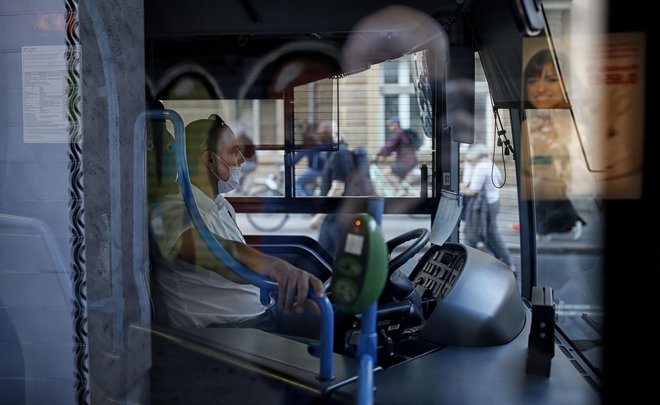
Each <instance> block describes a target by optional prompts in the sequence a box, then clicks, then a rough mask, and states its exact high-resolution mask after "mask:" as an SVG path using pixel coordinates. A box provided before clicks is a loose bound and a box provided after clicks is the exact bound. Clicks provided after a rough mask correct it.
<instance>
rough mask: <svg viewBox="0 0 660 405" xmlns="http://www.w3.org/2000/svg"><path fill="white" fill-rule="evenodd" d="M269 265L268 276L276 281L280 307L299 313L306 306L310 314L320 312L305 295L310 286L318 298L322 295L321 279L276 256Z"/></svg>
mask: <svg viewBox="0 0 660 405" xmlns="http://www.w3.org/2000/svg"><path fill="white" fill-rule="evenodd" d="M269 267H270V270H269V272H268V277H270V278H272V279H273V280H275V281H276V282H277V287H278V288H277V295H278V299H277V305H279V307H280V308H281V309H283V310H284V311H291V310H294V311H296V313H299V314H300V313H303V312H304V310H305V307H307V308H308V309H309V310H310V312H311V313H312V314H314V315H317V316H318V315H320V314H321V311H320V310H319V308H318V306H317V305H316V303H315V302H314V301H313V300H310V299H308V297H307V295H308V293H309V289H310V287H311V288H312V290H313V291H314V293H315V295H316V296H317V297H318V298H321V297H323V294H324V287H323V283H322V282H321V280H319V279H318V278H317V277H315V276H314V275H312V274H310V273H308V272H306V271H304V270H302V269H299V268H298V267H295V266H293V265H291V264H290V263H288V262H286V261H284V260H281V259H278V258H273V262H272V263H271V265H270V266H269Z"/></svg>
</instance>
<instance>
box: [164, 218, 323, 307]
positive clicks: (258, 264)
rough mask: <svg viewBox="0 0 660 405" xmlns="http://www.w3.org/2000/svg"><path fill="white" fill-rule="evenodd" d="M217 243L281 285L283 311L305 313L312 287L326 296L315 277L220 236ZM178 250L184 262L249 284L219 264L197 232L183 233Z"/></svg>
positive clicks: (177, 245) (249, 266)
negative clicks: (293, 309) (305, 305)
mask: <svg viewBox="0 0 660 405" xmlns="http://www.w3.org/2000/svg"><path fill="white" fill-rule="evenodd" d="M216 240H218V242H219V243H220V244H221V245H222V247H223V248H224V249H225V250H226V251H227V253H229V254H230V255H232V256H233V257H234V258H235V259H236V260H237V261H238V262H239V263H241V264H242V265H243V266H245V267H247V268H248V269H250V270H252V271H253V272H255V273H257V274H260V275H262V276H266V277H269V278H271V279H272V280H274V281H275V282H277V285H278V296H279V298H278V304H279V305H280V307H282V308H283V309H285V310H289V309H292V308H295V309H296V311H302V310H303V308H304V306H303V304H304V303H305V301H306V299H307V294H308V292H309V288H310V286H311V288H312V289H313V290H314V292H315V293H316V296H317V297H322V296H323V290H324V287H323V283H322V282H321V280H319V279H318V278H317V277H315V276H313V275H312V274H310V273H308V272H306V271H304V270H302V269H300V268H298V267H295V266H293V265H292V264H290V263H288V262H286V261H284V260H282V259H280V258H277V257H275V256H270V255H267V254H264V253H262V252H260V251H259V250H257V249H255V248H253V247H251V246H248V245H246V244H245V243H242V242H237V241H233V240H227V239H222V238H220V237H218V236H217V235H216ZM174 249H178V252H177V253H176V255H175V256H176V258H178V259H180V260H184V261H186V262H188V263H191V264H194V265H197V266H200V267H203V268H206V269H209V270H212V271H215V272H216V273H218V274H220V275H221V276H223V277H225V278H227V279H229V280H231V281H233V282H236V283H243V284H245V283H246V281H245V280H243V279H241V278H240V277H238V276H237V275H235V274H234V273H233V272H232V271H231V270H229V269H228V268H227V267H226V266H225V265H223V264H222V263H220V262H219V261H218V259H217V258H216V257H215V255H214V254H213V253H212V252H211V251H210V249H209V248H208V246H206V244H205V243H204V242H203V241H202V240H201V238H200V237H199V234H198V233H197V231H196V230H194V229H188V230H186V231H185V232H184V233H183V234H181V236H180V237H179V240H178V241H177V243H176V244H175V248H174ZM296 297H297V298H296ZM294 298H296V300H295V301H294Z"/></svg>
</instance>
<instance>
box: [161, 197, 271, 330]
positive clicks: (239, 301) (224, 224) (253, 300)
mask: <svg viewBox="0 0 660 405" xmlns="http://www.w3.org/2000/svg"><path fill="white" fill-rule="evenodd" d="M191 186H192V189H193V196H194V197H195V200H196V202H197V207H198V208H199V213H200V215H201V217H202V219H203V220H204V223H205V224H206V226H207V227H208V228H209V230H210V231H211V232H212V233H214V234H216V235H218V236H220V237H221V238H223V239H230V240H235V241H240V242H245V239H244V238H243V235H242V234H241V231H240V229H239V228H238V225H237V224H236V222H235V220H234V218H235V215H236V214H235V212H234V209H233V207H232V206H231V204H229V202H228V201H227V200H226V199H225V198H224V197H223V196H221V195H220V196H219V197H218V198H217V199H216V202H214V201H213V200H211V199H210V198H209V197H208V196H207V195H206V194H204V193H203V192H202V191H201V190H199V189H198V188H197V187H195V186H194V185H192V184H191ZM216 203H217V205H216ZM151 225H152V231H153V233H154V236H155V237H156V240H157V241H158V245H159V246H160V249H161V252H163V253H164V254H165V252H169V251H170V250H171V249H172V248H173V247H174V244H175V242H176V240H177V239H178V238H179V237H180V236H181V234H183V232H185V231H186V230H188V229H191V228H192V227H193V224H192V222H191V220H190V218H189V216H188V213H187V211H186V208H185V204H184V202H183V199H182V197H181V194H173V195H168V196H165V197H164V198H163V199H162V201H161V203H160V204H158V206H157V207H154V208H153V209H152V216H151ZM163 262H164V263H157V268H156V269H155V280H156V283H157V286H158V289H159V293H160V297H161V298H162V302H163V304H164V305H165V307H166V312H167V316H168V318H169V321H170V322H171V324H172V325H173V326H178V327H207V326H209V325H211V324H234V323H238V322H241V321H245V320H248V319H251V318H253V317H256V316H258V315H261V314H262V313H263V312H264V311H266V309H267V307H265V306H263V305H261V303H260V301H259V288H258V287H255V286H253V285H251V284H238V283H235V282H233V281H230V280H228V279H226V278H224V277H222V276H221V275H219V274H218V273H216V272H214V271H211V270H208V269H205V268H202V267H199V266H196V265H192V264H190V263H188V262H185V261H182V260H167V259H165V260H163Z"/></svg>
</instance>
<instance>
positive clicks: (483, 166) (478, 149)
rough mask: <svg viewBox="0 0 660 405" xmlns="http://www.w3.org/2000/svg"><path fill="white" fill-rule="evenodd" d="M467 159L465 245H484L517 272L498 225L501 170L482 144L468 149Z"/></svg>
mask: <svg viewBox="0 0 660 405" xmlns="http://www.w3.org/2000/svg"><path fill="white" fill-rule="evenodd" d="M467 158H468V159H469V161H470V163H471V164H472V165H473V168H472V171H471V175H470V179H469V182H468V185H467V188H466V189H464V190H462V193H463V195H465V196H468V197H469V198H470V200H469V203H468V205H467V206H466V207H465V210H466V215H465V241H466V244H467V245H469V246H472V247H475V248H480V249H484V248H487V249H488V250H489V251H490V252H492V254H493V255H494V256H495V257H496V258H497V259H499V260H500V261H502V262H503V263H504V264H506V265H507V266H508V267H509V268H510V269H511V271H512V272H514V273H516V268H515V266H514V265H513V263H512V261H511V256H510V254H509V249H508V248H507V246H506V245H505V244H504V241H502V237H501V236H500V233H499V230H498V228H497V216H498V214H499V212H500V187H501V185H502V175H501V173H500V170H499V169H498V168H497V166H496V165H495V164H494V163H493V161H492V160H491V159H490V157H489V153H488V148H487V147H486V145H484V144H481V143H476V144H473V145H472V146H471V147H470V149H469V150H468V153H467Z"/></svg>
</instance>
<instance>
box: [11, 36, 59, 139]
mask: <svg viewBox="0 0 660 405" xmlns="http://www.w3.org/2000/svg"><path fill="white" fill-rule="evenodd" d="M66 51H67V48H66V46H65V45H52V46H25V47H23V48H22V52H21V59H22V74H23V142H25V143H59V142H67V141H68V131H67V116H66V111H67V110H66V106H67V96H66V71H67V70H66V69H67V67H66Z"/></svg>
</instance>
